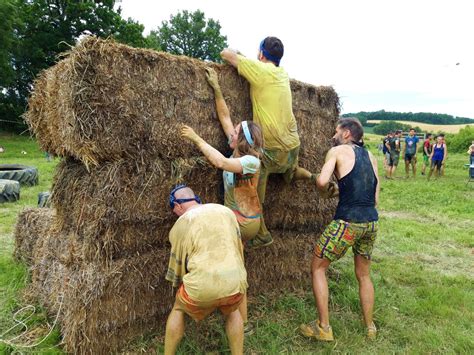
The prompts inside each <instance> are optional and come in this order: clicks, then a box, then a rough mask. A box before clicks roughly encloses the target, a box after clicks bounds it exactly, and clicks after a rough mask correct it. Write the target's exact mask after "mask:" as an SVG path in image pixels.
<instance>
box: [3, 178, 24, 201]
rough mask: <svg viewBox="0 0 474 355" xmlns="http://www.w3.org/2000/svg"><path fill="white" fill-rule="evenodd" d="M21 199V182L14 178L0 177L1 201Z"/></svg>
mask: <svg viewBox="0 0 474 355" xmlns="http://www.w3.org/2000/svg"><path fill="white" fill-rule="evenodd" d="M19 199H20V183H19V182H18V181H14V180H5V179H0V203H4V202H15V201H18V200H19Z"/></svg>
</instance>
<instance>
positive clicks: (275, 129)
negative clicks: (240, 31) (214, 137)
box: [237, 55, 300, 151]
mask: <svg viewBox="0 0 474 355" xmlns="http://www.w3.org/2000/svg"><path fill="white" fill-rule="evenodd" d="M237 70H238V71H239V74H240V75H242V76H243V77H244V78H245V79H247V81H248V82H249V83H250V98H251V100H252V108H253V120H254V121H255V122H256V123H258V124H259V125H260V127H261V128H262V131H263V137H264V139H265V149H270V150H273V149H276V150H283V151H290V150H292V149H294V148H296V147H298V146H299V145H300V138H299V136H298V128H297V125H296V120H295V116H294V115H293V108H292V98H291V89H290V79H289V77H288V74H287V73H286V72H285V70H283V69H282V68H280V67H277V66H275V65H273V64H272V63H263V62H260V61H257V60H252V59H248V58H245V57H243V56H240V55H239V65H238V67H237Z"/></svg>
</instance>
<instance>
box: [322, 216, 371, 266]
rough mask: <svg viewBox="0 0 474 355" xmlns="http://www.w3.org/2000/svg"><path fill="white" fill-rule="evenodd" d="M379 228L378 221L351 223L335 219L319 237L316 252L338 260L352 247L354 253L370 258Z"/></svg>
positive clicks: (324, 256)
mask: <svg viewBox="0 0 474 355" xmlns="http://www.w3.org/2000/svg"><path fill="white" fill-rule="evenodd" d="M378 228H379V227H378V222H377V221H374V222H367V223H350V222H345V221H343V220H341V219H339V220H333V221H332V222H331V223H329V225H328V226H327V227H326V229H325V230H324V232H323V234H322V235H321V237H320V238H319V239H318V241H317V243H316V247H315V248H314V254H315V255H316V256H317V257H318V258H326V259H329V260H330V261H336V260H339V259H340V258H342V257H343V256H344V255H345V254H346V252H347V250H348V249H349V248H352V252H353V253H354V255H361V256H363V257H364V258H366V259H368V260H370V258H371V256H372V250H373V249H374V243H375V239H376V238H377V231H378Z"/></svg>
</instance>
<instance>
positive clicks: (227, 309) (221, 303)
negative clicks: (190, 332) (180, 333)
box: [174, 284, 244, 321]
mask: <svg viewBox="0 0 474 355" xmlns="http://www.w3.org/2000/svg"><path fill="white" fill-rule="evenodd" d="M243 299H244V294H243V293H237V294H235V295H232V296H229V297H224V298H219V299H217V300H214V301H210V302H199V301H194V300H192V299H191V298H190V297H189V295H188V293H187V292H186V290H185V289H184V284H181V286H180V287H179V289H178V292H176V300H175V303H174V309H176V310H178V311H181V312H184V313H186V314H187V315H188V316H190V317H191V318H192V319H194V320H195V321H200V320H203V319H204V318H206V317H207V316H208V315H210V314H211V313H212V312H214V311H215V310H216V309H217V308H218V309H219V310H220V311H221V312H222V314H224V315H228V314H230V313H232V312H234V311H235V310H236V309H237V308H239V306H240V304H241V303H242V301H243Z"/></svg>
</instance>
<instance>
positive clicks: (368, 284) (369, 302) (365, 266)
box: [354, 255, 374, 327]
mask: <svg viewBox="0 0 474 355" xmlns="http://www.w3.org/2000/svg"><path fill="white" fill-rule="evenodd" d="M354 266H355V274H356V277H357V281H358V282H359V298H360V305H361V307H362V313H363V315H364V321H365V324H366V326H367V327H370V326H372V323H373V311H374V285H373V284H372V280H371V279H370V260H368V259H366V258H364V257H363V256H361V255H356V256H355V257H354Z"/></svg>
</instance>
